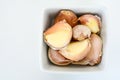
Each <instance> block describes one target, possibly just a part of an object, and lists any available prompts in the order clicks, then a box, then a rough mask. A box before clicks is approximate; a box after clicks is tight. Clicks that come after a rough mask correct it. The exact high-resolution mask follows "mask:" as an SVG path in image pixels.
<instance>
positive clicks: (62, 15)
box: [55, 10, 78, 27]
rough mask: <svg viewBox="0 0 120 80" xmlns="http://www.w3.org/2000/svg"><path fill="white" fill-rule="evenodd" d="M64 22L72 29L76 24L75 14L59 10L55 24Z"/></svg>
mask: <svg viewBox="0 0 120 80" xmlns="http://www.w3.org/2000/svg"><path fill="white" fill-rule="evenodd" d="M64 19H65V20H66V21H67V23H68V24H70V25H71V26H72V27H74V26H75V25H76V24H77V21H78V20H77V16H76V14H75V13H74V12H73V11H71V10H61V11H60V12H59V14H58V15H57V17H56V18H55V23H57V22H59V21H61V20H64Z"/></svg>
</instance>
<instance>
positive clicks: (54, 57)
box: [48, 48, 71, 65]
mask: <svg viewBox="0 0 120 80" xmlns="http://www.w3.org/2000/svg"><path fill="white" fill-rule="evenodd" d="M48 57H49V59H50V61H51V62H52V63H53V64H56V65H68V64H70V63H71V61H70V60H68V59H66V58H65V57H63V56H62V55H61V54H60V53H59V52H58V50H53V49H51V48H49V50H48Z"/></svg>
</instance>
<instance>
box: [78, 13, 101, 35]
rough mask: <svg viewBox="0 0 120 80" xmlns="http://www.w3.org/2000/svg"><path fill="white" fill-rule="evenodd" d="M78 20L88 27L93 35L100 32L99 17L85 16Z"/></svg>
mask: <svg viewBox="0 0 120 80" xmlns="http://www.w3.org/2000/svg"><path fill="white" fill-rule="evenodd" d="M78 20H79V21H80V22H81V24H83V25H86V26H88V27H89V28H90V30H91V32H92V33H98V32H100V29H101V21H100V18H99V17H98V16H94V15H92V14H85V15H82V16H80V17H79V19H78Z"/></svg>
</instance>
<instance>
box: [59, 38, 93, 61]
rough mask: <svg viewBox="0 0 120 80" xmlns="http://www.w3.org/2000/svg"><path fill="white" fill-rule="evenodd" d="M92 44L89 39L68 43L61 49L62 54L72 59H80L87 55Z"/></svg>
mask: <svg viewBox="0 0 120 80" xmlns="http://www.w3.org/2000/svg"><path fill="white" fill-rule="evenodd" d="M90 48H91V44H90V41H89V39H86V40H83V41H76V42H72V43H70V44H68V45H67V46H66V47H64V48H62V49H60V50H59V52H60V54H61V55H63V56H64V57H65V58H67V59H70V60H72V61H79V60H82V59H83V58H85V57H86V55H87V54H88V52H89V51H90Z"/></svg>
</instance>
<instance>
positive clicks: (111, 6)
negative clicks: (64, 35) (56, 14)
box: [0, 0, 120, 80]
mask: <svg viewBox="0 0 120 80" xmlns="http://www.w3.org/2000/svg"><path fill="white" fill-rule="evenodd" d="M43 1H44V2H43ZM88 4H91V5H95V4H96V5H97V4H99V5H104V6H106V7H107V9H108V12H109V14H108V16H109V17H108V22H109V24H107V27H108V28H107V31H108V32H107V35H109V36H107V51H106V56H107V57H106V62H105V63H106V65H107V66H106V67H105V70H104V71H102V72H99V73H97V74H94V73H93V74H89V72H88V73H80V74H50V73H44V72H41V71H40V69H39V67H40V65H39V53H40V52H41V49H40V46H41V45H40V44H41V43H40V40H41V38H40V36H41V35H42V34H40V33H41V32H40V31H41V29H40V28H41V26H40V24H41V17H42V16H41V14H42V10H43V9H44V8H47V7H53V6H54V7H57V6H58V7H59V6H63V5H66V6H68V7H69V6H74V5H77V6H78V7H79V5H88ZM118 7H119V1H118V0H116V1H115V0H111V1H110V0H77V1H75V0H69V2H68V0H66V1H65V0H49V1H48V0H41V1H40V0H11V1H9V0H8V1H7V0H0V80H80V79H81V80H98V79H99V80H114V79H117V80H118V79H120V77H119V74H120V63H119V61H120V58H119V56H120V54H119V52H120V51H119V46H120V37H119V34H120V31H119V29H120V28H119V23H120V22H119V18H120V15H119V14H120V10H119V8H118Z"/></svg>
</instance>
